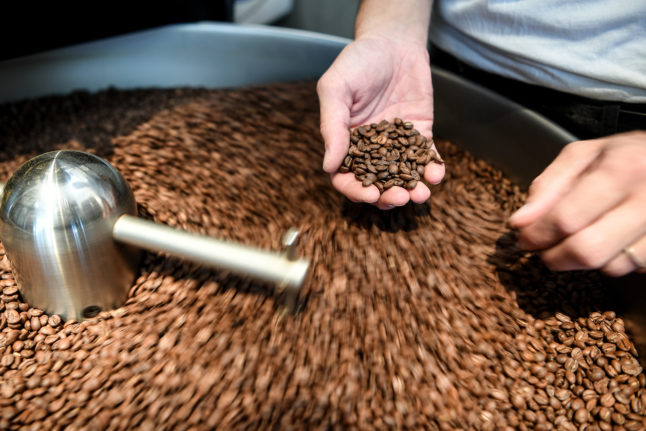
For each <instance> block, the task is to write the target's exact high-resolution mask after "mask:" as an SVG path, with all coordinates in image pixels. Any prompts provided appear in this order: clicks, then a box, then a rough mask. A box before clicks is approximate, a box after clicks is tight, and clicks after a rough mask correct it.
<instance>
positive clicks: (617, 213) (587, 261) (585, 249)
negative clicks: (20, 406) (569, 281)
mask: <svg viewBox="0 0 646 431" xmlns="http://www.w3.org/2000/svg"><path fill="white" fill-rule="evenodd" d="M645 202H646V196H644V195H642V196H637V197H634V198H632V199H630V200H626V201H625V202H624V203H622V204H621V205H619V206H617V207H616V208H614V209H613V210H611V211H610V212H608V213H606V214H604V215H603V216H602V217H601V218H599V219H598V220H597V221H596V222H594V223H593V224H591V225H590V226H588V227H586V228H585V229H583V230H581V231H579V232H577V233H575V234H574V235H572V236H570V237H568V238H566V239H565V240H563V241H562V242H560V243H559V244H558V245H556V246H554V247H552V248H549V249H547V250H545V251H544V252H543V253H542V258H543V260H544V261H545V263H546V264H547V266H548V267H550V268H551V269H553V270H556V271H572V270H579V269H598V268H603V267H604V266H605V265H607V264H608V263H609V262H610V261H611V260H612V259H613V258H614V257H616V256H617V255H618V254H619V253H620V252H621V250H622V249H623V248H624V247H627V246H629V245H630V244H632V243H633V242H635V241H636V240H637V239H639V238H641V237H642V236H644V235H645V234H646V219H645V218H644V217H641V215H642V214H644V211H646V204H645Z"/></svg>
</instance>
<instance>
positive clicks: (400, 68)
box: [317, 37, 444, 209]
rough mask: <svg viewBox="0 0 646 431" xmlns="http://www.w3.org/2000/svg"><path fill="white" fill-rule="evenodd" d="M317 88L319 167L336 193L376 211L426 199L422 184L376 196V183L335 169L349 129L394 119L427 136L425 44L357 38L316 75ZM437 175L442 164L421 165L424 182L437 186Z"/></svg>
mask: <svg viewBox="0 0 646 431" xmlns="http://www.w3.org/2000/svg"><path fill="white" fill-rule="evenodd" d="M317 91H318V95H319V101H320V105H321V134H322V136H323V140H324V142H325V156H324V159H323V169H324V170H325V171H326V172H328V173H329V174H330V176H331V179H332V184H333V186H334V187H335V188H336V189H337V190H338V191H339V192H341V193H342V194H344V195H345V196H347V197H348V198H349V199H350V200H352V201H355V202H368V203H373V204H375V205H377V206H378V207H379V208H381V209H390V208H393V207H395V206H401V205H405V204H406V203H407V202H408V201H409V200H412V201H413V202H417V203H422V202H425V201H426V200H427V199H428V198H429V197H430V195H431V192H430V190H429V189H428V187H427V186H426V185H424V184H423V183H422V182H420V183H418V185H417V186H416V187H415V188H414V189H413V190H410V191H409V190H406V189H404V188H401V187H392V188H390V189H389V190H386V191H385V192H384V193H383V194H381V195H380V193H379V190H378V189H377V187H376V186H374V185H371V186H368V187H363V185H362V184H361V182H360V181H359V180H357V179H356V178H355V177H354V175H353V174H352V173H344V174H343V173H339V172H338V169H339V167H340V166H341V163H342V162H343V159H344V157H345V155H346V154H347V152H348V148H349V143H350V132H349V129H350V128H354V127H357V126H360V125H363V124H369V123H379V122H380V121H382V120H388V121H393V119H394V118H395V117H400V118H403V119H404V120H405V121H411V122H413V123H414V126H415V128H416V129H417V130H419V131H420V133H421V134H422V135H424V136H426V137H427V138H430V137H431V136H432V132H431V128H432V125H433V87H432V84H431V70H430V65H429V56H428V51H427V49H426V46H425V45H422V44H413V43H410V42H401V41H395V40H390V39H387V38H378V37H370V38H362V39H357V40H355V41H354V42H352V43H350V44H349V45H348V46H347V47H346V48H345V49H344V50H343V51H342V52H341V54H339V56H338V57H337V59H336V60H335V61H334V63H333V64H332V65H331V66H330V68H329V69H328V70H327V72H325V74H324V75H323V76H322V77H321V79H320V80H319V82H318V86H317ZM434 149H435V148H434ZM436 151H437V150H436ZM443 177H444V165H443V164H438V163H429V164H428V165H427V168H426V170H425V172H424V179H426V181H428V182H429V183H431V184H437V183H439V182H440V181H441V180H442V178H443Z"/></svg>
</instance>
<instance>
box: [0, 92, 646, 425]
mask: <svg viewBox="0 0 646 431" xmlns="http://www.w3.org/2000/svg"><path fill="white" fill-rule="evenodd" d="M318 112H319V108H318V101H317V97H316V91H315V84H314V83H311V82H305V83H291V84H276V85H268V86H263V87H254V88H244V89H230V90H204V89H173V90H159V89H158V90H152V89H151V90H137V91H116V90H111V91H106V92H101V93H97V94H87V93H74V94H70V95H67V96H59V97H49V98H43V99H38V100H30V101H24V102H20V103H14V104H9V105H3V106H0V131H1V132H2V136H3V142H4V143H5V145H4V146H2V147H1V148H0V181H6V180H7V178H8V177H9V175H10V173H11V172H13V171H14V170H15V169H16V168H17V167H18V166H19V165H20V164H21V163H22V162H24V161H25V160H27V159H29V158H31V157H33V156H35V155H37V154H40V153H42V152H44V151H49V150H54V149H61V148H75V149H80V150H85V151H90V152H93V153H96V154H97V155H99V156H101V157H104V158H105V159H107V160H108V161H109V162H110V163H112V164H113V165H114V166H116V167H117V169H119V170H120V171H121V172H122V173H123V174H124V176H125V178H126V179H127V181H128V182H129V183H130V185H131V187H132V188H133V191H134V193H135V197H136V199H137V201H138V204H139V208H140V216H142V217H145V218H150V219H153V220H155V221H157V222H160V223H166V224H169V225H172V226H177V227H181V228H183V229H186V230H189V231H194V232H200V233H203V234H209V235H213V236H216V237H219V238H223V239H231V240H235V241H239V242H242V243H246V244H250V245H254V246H258V247H261V248H264V249H271V250H279V249H280V246H281V245H280V239H281V236H282V234H283V233H284V232H285V231H286V230H287V229H289V228H290V227H297V228H299V229H300V231H301V242H300V253H301V254H302V255H304V256H307V257H309V258H310V259H311V260H312V266H311V273H310V275H309V279H308V280H307V282H306V283H305V285H304V287H303V292H302V300H303V304H302V310H300V312H298V313H297V314H290V313H288V312H285V309H284V307H283V305H282V302H281V298H280V294H279V292H277V291H275V290H274V289H273V288H272V286H267V285H262V284H259V283H257V282H255V281H252V280H248V279H245V278H243V277H239V276H235V275H232V274H229V273H226V272H225V271H215V270H209V269H206V268H200V267H199V266H197V265H194V264H191V263H186V262H182V261H180V260H177V259H173V258H168V257H167V256H164V255H161V254H153V253H150V254H147V255H146V256H145V259H144V261H143V263H142V265H141V270H140V274H139V275H138V278H137V280H135V281H134V283H133V286H132V289H131V291H130V295H129V299H128V300H127V302H126V303H125V304H124V305H123V306H122V307H120V308H118V309H115V310H109V311H108V310H106V311H103V312H101V313H100V314H99V315H98V316H96V317H94V318H92V319H90V320H87V321H83V322H74V321H66V322H62V321H61V319H60V318H58V317H57V316H49V315H47V313H44V312H43V311H42V310H38V309H36V308H34V307H32V306H31V305H30V304H26V303H25V302H24V301H23V299H22V298H21V297H20V295H19V292H18V290H17V288H16V283H15V280H14V277H13V274H12V273H11V268H10V264H9V262H8V260H7V258H6V256H4V254H3V251H2V248H1V247H0V289H1V294H0V429H24V430H32V429H33V430H43V429H101V430H103V429H106V430H116V429H119V430H123V429H141V430H163V429H176V430H202V429H215V428H219V429H227V430H228V429H232V430H238V429H240V430H242V429H244V430H248V429H285V430H300V429H366V430H374V429H430V430H440V429H441V430H449V429H474V430H494V429H502V430H512V429H519V430H550V429H553V430H588V431H594V430H637V429H644V427H645V425H646V420H645V417H646V416H645V415H646V385H645V383H646V382H645V377H644V373H643V370H642V368H641V367H640V365H639V363H638V362H637V358H638V357H637V353H638V352H636V351H635V347H634V345H633V343H632V342H631V339H630V337H629V336H628V334H627V333H626V330H625V327H624V321H623V319H622V316H621V315H617V313H616V312H613V311H612V310H613V304H612V303H611V302H609V300H608V299H607V297H606V292H605V288H604V285H603V283H602V278H601V277H600V276H599V274H597V273H595V272H577V273H576V274H572V273H552V272H550V271H549V270H548V269H547V268H545V267H544V266H543V265H542V263H541V261H540V259H539V258H538V257H536V256H534V255H531V254H527V253H524V252H522V251H520V250H519V249H518V248H516V246H515V239H514V235H513V233H512V232H510V230H509V228H508V226H507V223H506V221H507V218H508V217H509V215H510V214H511V213H512V212H513V211H514V210H515V209H516V208H518V207H519V206H520V205H521V204H522V202H523V201H524V199H525V195H524V194H523V192H522V191H521V190H519V188H518V187H517V186H515V185H514V184H512V183H511V182H510V181H509V180H508V179H507V178H506V177H505V176H504V175H503V174H502V173H501V172H500V171H499V170H497V169H494V168H493V167H491V166H490V165H488V164H487V163H485V162H484V161H482V160H477V159H475V158H474V157H472V156H471V155H470V154H469V153H467V152H465V151H463V150H461V149H459V148H456V147H455V146H453V145H451V144H450V143H448V142H446V141H442V140H437V142H436V144H437V147H438V151H439V153H440V154H442V156H443V157H445V158H447V159H449V160H451V166H450V169H447V176H446V178H445V180H444V181H443V182H442V183H441V184H439V185H438V186H433V196H432V198H431V200H430V202H429V203H427V204H422V205H414V204H410V205H407V206H405V207H402V208H396V209H394V210H391V211H386V212H382V211H380V210H378V209H376V208H374V207H373V206H371V205H360V204H354V203H351V202H348V201H347V200H346V199H344V198H343V197H342V196H341V195H339V193H338V192H336V191H335V190H334V189H333V187H332V186H331V185H330V183H329V177H328V176H327V175H325V173H324V172H323V171H322V169H321V163H322V157H323V149H324V147H323V144H322V142H321V139H320V135H319V132H318V130H319V115H318ZM403 129H404V130H412V129H406V127H405V126H404V127H403Z"/></svg>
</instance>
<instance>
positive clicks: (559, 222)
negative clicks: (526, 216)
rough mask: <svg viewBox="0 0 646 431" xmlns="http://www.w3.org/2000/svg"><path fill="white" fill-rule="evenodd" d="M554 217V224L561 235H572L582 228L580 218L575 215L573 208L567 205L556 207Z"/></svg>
mask: <svg viewBox="0 0 646 431" xmlns="http://www.w3.org/2000/svg"><path fill="white" fill-rule="evenodd" d="M552 219H553V221H552V224H553V225H554V227H555V229H556V231H557V233H558V234H559V235H560V236H570V235H573V234H575V233H577V232H578V231H579V230H580V229H581V223H580V221H579V218H578V217H575V216H574V215H573V214H572V210H571V209H570V208H569V207H567V206H561V207H560V208H558V209H556V210H555V211H554V214H553V215H552Z"/></svg>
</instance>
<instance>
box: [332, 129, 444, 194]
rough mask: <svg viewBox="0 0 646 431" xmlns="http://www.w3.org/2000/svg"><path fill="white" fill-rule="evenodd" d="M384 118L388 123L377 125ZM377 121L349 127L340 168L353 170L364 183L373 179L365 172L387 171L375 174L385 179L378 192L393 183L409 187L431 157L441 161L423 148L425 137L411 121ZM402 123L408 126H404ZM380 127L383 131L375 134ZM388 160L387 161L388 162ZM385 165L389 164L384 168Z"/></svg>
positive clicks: (410, 187)
mask: <svg viewBox="0 0 646 431" xmlns="http://www.w3.org/2000/svg"><path fill="white" fill-rule="evenodd" d="M384 122H385V123H387V124H388V125H387V126H386V125H379V124H382V123H384ZM379 124H378V125H375V126H374V127H373V125H372V124H365V125H362V126H359V127H357V128H355V129H353V130H351V131H350V136H351V139H350V141H351V142H350V146H349V149H348V155H347V156H346V157H345V159H344V161H343V164H342V166H341V167H340V168H339V171H340V172H342V173H345V172H353V173H354V174H355V177H356V178H357V179H358V180H359V181H361V182H362V184H363V186H364V187H366V186H370V185H371V184H374V183H375V182H374V181H371V179H370V178H366V177H365V175H366V174H367V173H369V172H370V173H373V174H377V173H378V172H385V171H386V170H387V174H385V173H382V174H380V176H379V177H378V179H379V180H383V181H384V183H383V187H379V190H380V192H382V191H383V190H387V189H389V188H390V187H393V185H395V186H399V187H403V186H406V188H407V189H409V190H410V189H412V188H414V187H415V186H416V185H417V183H416V182H415V183H412V181H420V180H421V176H422V175H423V174H424V165H425V164H427V163H429V162H430V161H433V162H434V163H443V161H442V160H441V159H440V158H439V157H437V153H435V152H434V151H433V150H430V151H427V150H426V149H425V147H426V146H427V145H428V141H427V140H426V138H424V137H423V136H421V135H420V134H419V132H418V131H416V130H414V129H413V123H411V122H405V123H400V124H395V123H394V121H393V123H388V122H387V121H386V120H383V121H382V122H380V123H379ZM405 125H408V126H410V127H408V128H407V127H406V126H405ZM379 131H381V132H383V133H381V134H379V135H375V134H374V133H377V132H379ZM386 131H389V133H388V136H386V134H385V133H386ZM373 132H374V133H373ZM368 137H370V139H368ZM420 145H422V146H423V147H420ZM392 146H394V147H395V148H392ZM398 149H399V150H398ZM433 154H435V155H433ZM358 160H360V161H362V162H363V161H365V164H364V163H357V161H358ZM411 162H412V165H413V166H412V165H411ZM388 163H390V164H389V165H388ZM386 166H388V167H387V168H386ZM393 180H394V182H392V183H391V182H390V181H393ZM409 185H410V186H409Z"/></svg>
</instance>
